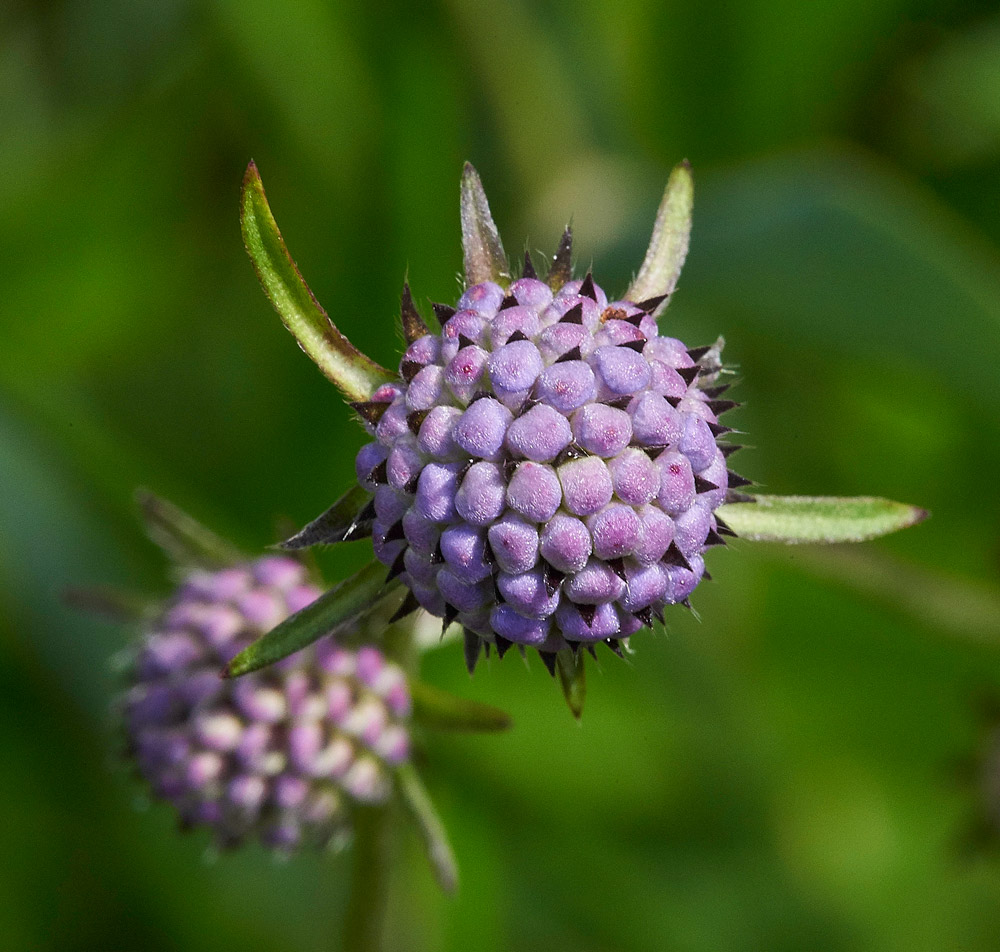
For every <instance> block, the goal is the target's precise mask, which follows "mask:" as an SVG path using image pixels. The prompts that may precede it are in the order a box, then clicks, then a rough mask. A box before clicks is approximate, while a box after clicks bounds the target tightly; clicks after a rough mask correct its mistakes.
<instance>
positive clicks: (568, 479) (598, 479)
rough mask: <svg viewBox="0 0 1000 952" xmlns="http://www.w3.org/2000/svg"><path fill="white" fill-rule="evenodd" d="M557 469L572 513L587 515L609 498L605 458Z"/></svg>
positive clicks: (588, 458)
mask: <svg viewBox="0 0 1000 952" xmlns="http://www.w3.org/2000/svg"><path fill="white" fill-rule="evenodd" d="M557 472H558V475H559V482H560V483H561V484H562V489H563V501H564V503H565V506H566V508H567V509H568V510H569V511H570V512H572V513H574V514H575V515H578V516H588V515H590V514H591V513H592V512H597V510H598V509H601V508H602V507H604V506H606V505H607V504H608V503H609V502H610V501H611V495H612V493H613V492H614V484H613V483H612V480H611V474H610V473H609V472H608V467H607V466H606V465H605V464H604V461H603V460H601V459H598V458H597V457H596V456H585V457H584V458H583V459H576V460H571V461H570V462H568V463H563V464H562V466H560V467H559V469H558V470H557ZM693 486H694V482H693V481H692V487H693Z"/></svg>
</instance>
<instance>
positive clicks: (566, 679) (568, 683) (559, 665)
mask: <svg viewBox="0 0 1000 952" xmlns="http://www.w3.org/2000/svg"><path fill="white" fill-rule="evenodd" d="M556 670H557V671H558V673H559V683H560V685H562V689H563V695H564V696H565V698H566V703H567V704H568V705H569V709H570V710H571V711H572V712H573V716H574V717H575V718H576V719H577V720H579V719H580V715H581V714H583V702H584V699H585V698H586V696H587V678H586V669H585V668H584V662H583V652H582V651H575V652H574V651H573V650H572V649H570V648H563V649H561V650H560V651H559V653H558V654H557V655H556Z"/></svg>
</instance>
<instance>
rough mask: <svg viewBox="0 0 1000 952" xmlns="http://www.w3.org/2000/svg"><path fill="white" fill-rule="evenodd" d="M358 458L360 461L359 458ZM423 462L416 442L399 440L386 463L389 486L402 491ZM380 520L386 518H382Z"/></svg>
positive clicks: (417, 474) (417, 472)
mask: <svg viewBox="0 0 1000 952" xmlns="http://www.w3.org/2000/svg"><path fill="white" fill-rule="evenodd" d="M358 458H359V460H360V456H359V457H358ZM424 462H425V461H424V457H423V455H422V454H421V453H420V451H419V450H418V449H417V445H416V440H412V441H410V440H400V441H399V442H398V443H396V445H395V446H394V447H393V448H392V450H391V452H390V453H389V458H388V460H387V462H386V475H387V476H388V477H389V485H390V486H392V487H393V488H394V489H399V490H402V489H403V488H405V486H406V485H407V483H409V482H410V480H412V479H415V478H416V477H417V476H419V475H420V470H421V469H423V467H424ZM369 472H370V470H369ZM376 511H377V510H376ZM382 518H388V517H387V516H383V517H382Z"/></svg>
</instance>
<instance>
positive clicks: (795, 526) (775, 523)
mask: <svg viewBox="0 0 1000 952" xmlns="http://www.w3.org/2000/svg"><path fill="white" fill-rule="evenodd" d="M717 512H718V515H719V516H721V517H722V518H723V519H724V520H725V521H726V522H727V523H728V524H729V525H730V526H731V527H732V528H733V530H734V531H735V532H736V534H737V535H738V536H741V537H742V538H744V539H752V540H753V541H755V542H787V543H798V542H864V541H865V540H866V539H874V538H876V537H877V536H882V535H886V534H888V533H890V532H895V531H896V530H898V529H905V528H907V527H908V526H912V525H916V523H918V522H921V521H923V520H924V519H926V518H927V517H928V515H930V513H928V512H927V510H926V509H920V508H918V507H917V506H908V505H906V504H905V503H901V502H892V501H891V500H889V499H878V498H875V497H871V496H856V497H853V498H850V497H845V498H840V497H836V496H760V495H755V496H754V501H753V502H740V503H730V504H729V505H725V506H720V507H719V509H718V510H717Z"/></svg>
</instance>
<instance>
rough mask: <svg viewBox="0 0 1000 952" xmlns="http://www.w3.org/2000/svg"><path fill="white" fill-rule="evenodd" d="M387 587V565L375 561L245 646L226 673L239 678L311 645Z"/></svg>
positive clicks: (358, 613)
mask: <svg viewBox="0 0 1000 952" xmlns="http://www.w3.org/2000/svg"><path fill="white" fill-rule="evenodd" d="M383 590H385V591H388V588H387V587H386V585H385V568H384V567H383V566H382V565H381V564H380V563H379V562H377V561H372V562H370V563H369V564H368V565H366V566H365V567H364V568H363V569H362V570H361V571H360V572H358V573H357V574H355V575H352V576H351V577H350V578H349V579H345V580H344V581H343V582H341V583H340V584H339V585H335V586H334V587H333V588H331V589H330V591H328V592H327V593H326V594H325V595H322V596H320V597H319V598H318V599H316V601H314V602H313V603H312V604H311V605H307V606H306V607H305V608H303V609H302V610H301V611H298V612H296V613H295V614H294V615H292V616H291V617H289V618H286V619H285V620H284V621H283V622H282V623H281V624H280V625H278V626H277V627H276V628H272V629H271V630H270V631H269V632H268V633H267V634H266V635H264V636H262V637H261V638H258V639H257V640H256V641H255V642H254V643H253V644H252V645H249V646H248V647H247V648H244V649H243V650H242V651H241V652H240V653H239V654H238V655H237V656H236V657H235V658H233V660H232V661H230V662H229V664H228V665H227V667H226V669H225V672H224V674H225V676H226V677H229V678H235V677H239V676H240V675H241V674H249V673H250V672H251V671H257V670H259V669H260V668H265V667H267V665H269V664H274V662H275V661H280V660H281V659H282V658H287V657H288V656H289V655H290V654H294V653H295V652H296V651H299V650H301V649H302V648H305V647H306V646H308V645H311V644H312V643H313V642H314V641H317V640H318V639H320V638H322V637H323V636H324V635H328V634H330V633H331V632H332V631H334V630H335V629H336V628H338V627H339V626H341V625H344V624H346V623H347V622H353V621H355V620H356V619H357V618H359V617H360V616H361V615H362V614H364V613H365V612H366V611H367V610H368V609H370V608H372V607H373V606H374V604H375V603H376V602H377V601H378V596H379V595H380V594H381V593H382V592H383Z"/></svg>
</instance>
